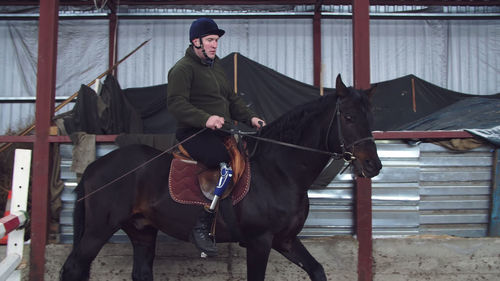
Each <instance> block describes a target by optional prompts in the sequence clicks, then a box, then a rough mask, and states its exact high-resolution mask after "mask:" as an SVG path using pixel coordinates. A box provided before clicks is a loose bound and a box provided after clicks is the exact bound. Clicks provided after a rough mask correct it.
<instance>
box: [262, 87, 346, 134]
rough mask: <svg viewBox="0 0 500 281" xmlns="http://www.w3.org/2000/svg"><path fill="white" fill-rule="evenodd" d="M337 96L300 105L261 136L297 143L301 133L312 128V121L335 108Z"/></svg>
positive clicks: (269, 126) (271, 124) (284, 115)
mask: <svg viewBox="0 0 500 281" xmlns="http://www.w3.org/2000/svg"><path fill="white" fill-rule="evenodd" d="M336 100H337V96H336V95H335V94H328V95H325V96H322V97H320V98H318V99H315V100H313V101H310V102H307V103H305V104H302V105H299V106H297V107H295V108H293V109H291V110H290V111H288V112H287V113H285V114H283V115H282V116H281V117H279V118H278V119H276V120H274V121H273V122H271V123H270V124H268V125H267V126H265V127H264V128H263V129H262V132H261V136H262V137H265V138H271V139H275V140H279V141H285V142H290V143H297V142H298V141H299V140H300V138H301V132H302V131H304V130H303V129H304V128H306V127H309V126H311V125H312V124H311V119H314V118H316V117H317V116H318V115H321V114H325V112H326V111H327V110H328V109H329V108H332V107H334V106H335V101H336Z"/></svg>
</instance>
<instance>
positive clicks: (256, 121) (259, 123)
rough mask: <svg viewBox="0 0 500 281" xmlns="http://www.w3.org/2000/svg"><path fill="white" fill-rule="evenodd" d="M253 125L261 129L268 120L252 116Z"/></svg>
mask: <svg viewBox="0 0 500 281" xmlns="http://www.w3.org/2000/svg"><path fill="white" fill-rule="evenodd" d="M251 121H252V126H253V127H254V128H257V129H261V128H262V127H264V126H265V125H266V122H265V121H264V120H262V119H260V118H258V117H252V120H251Z"/></svg>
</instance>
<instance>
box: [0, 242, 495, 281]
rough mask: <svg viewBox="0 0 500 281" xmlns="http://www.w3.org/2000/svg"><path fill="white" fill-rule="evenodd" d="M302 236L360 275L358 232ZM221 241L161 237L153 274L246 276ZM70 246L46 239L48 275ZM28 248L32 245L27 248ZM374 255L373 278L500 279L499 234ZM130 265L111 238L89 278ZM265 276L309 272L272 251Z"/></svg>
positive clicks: (329, 261)
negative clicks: (212, 245)
mask: <svg viewBox="0 0 500 281" xmlns="http://www.w3.org/2000/svg"><path fill="white" fill-rule="evenodd" d="M303 242H304V244H305V245H306V247H307V248H308V249H309V251H310V252H311V253H312V255H313V256H314V257H315V258H316V259H317V260H318V261H319V262H321V263H322V264H323V267H324V268H325V271H326V274H327V278H328V280H335V281H347V280H351V281H352V280H358V277H357V252H358V244H357V241H356V240H355V239H354V238H352V237H332V238H321V239H319V238H318V239H304V240H303ZM218 246H219V252H220V255H219V256H218V257H216V258H210V259H202V258H200V257H199V255H198V252H197V251H196V249H195V248H194V246H193V245H191V244H189V243H184V242H160V243H158V245H157V254H156V259H155V264H154V272H155V280H159V281H168V280H171V281H173V280H175V281H177V280H178V281H180V280H182V281H191V280H192V281H195V280H196V281H200V280H212V281H215V280H217V281H220V280H246V264H245V250H244V249H243V248H241V247H239V246H238V244H220V245H218ZM3 248H4V247H3ZM70 249H71V245H68V244H49V245H47V248H46V268H45V270H46V271H45V272H46V273H45V280H47V281H52V280H54V281H55V280H58V275H59V270H60V268H61V265H62V264H63V262H64V260H65V258H66V257H67V255H68V253H69V251H70ZM28 250H29V245H27V252H28ZM3 252H5V249H4V250H3ZM26 256H27V255H26ZM373 261H374V267H373V272H374V276H373V280H375V281H382V280H383V281H400V280H401V281H402V280H412V281H420V280H433V281H445V280H446V281H449V280H455V281H462V280H463V281H471V280H492V281H493V280H500V238H454V237H448V236H425V237H408V238H383V239H374V241H373ZM28 265H29V261H28V260H27V257H25V260H24V261H23V264H22V267H23V268H24V269H23V271H24V272H23V280H28V278H27V272H28ZM131 270H132V249H131V246H130V244H111V243H110V244H107V245H106V246H105V247H104V248H103V250H102V251H101V252H100V253H99V255H98V257H97V259H96V260H95V261H94V263H93V266H92V271H91V280H93V281H124V280H131V277H130V273H131ZM266 280H272V281H285V280H286V281H289V280H309V278H308V276H307V274H305V273H304V272H303V271H302V270H301V269H300V268H299V267H297V266H295V265H293V264H291V263H290V262H289V261H288V260H286V259H285V258H283V257H282V256H281V255H280V254H278V253H277V252H274V251H273V252H272V254H271V257H270V261H269V264H268V268H267V273H266Z"/></svg>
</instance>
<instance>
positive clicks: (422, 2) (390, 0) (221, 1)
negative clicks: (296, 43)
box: [0, 0, 500, 7]
mask: <svg viewBox="0 0 500 281" xmlns="http://www.w3.org/2000/svg"><path fill="white" fill-rule="evenodd" d="M113 2H114V1H113ZM316 2H317V0H304V1H301V0H269V1H266V0H253V1H250V0H206V1H203V0H177V1H174V0H166V1H151V0H145V1H144V0H143V1H138V0H121V1H120V2H119V3H120V5H127V6H137V5H145V6H168V5H204V6H210V5H314V4H316ZM322 2H323V3H322V4H323V5H351V2H352V0H324V1H322ZM370 4H371V5H390V6H413V5H416V6H498V5H500V3H499V1H498V0H371V1H370ZM60 5H61V6H63V5H64V6H92V7H93V6H95V4H94V1H93V0H88V1H76V0H61V1H60ZM0 6H38V1H34V0H0Z"/></svg>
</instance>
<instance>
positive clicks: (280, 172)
mask: <svg viewBox="0 0 500 281" xmlns="http://www.w3.org/2000/svg"><path fill="white" fill-rule="evenodd" d="M309 134H320V130H319V128H318V129H316V130H311V131H310V132H307V133H305V134H304V133H303V135H304V136H306V137H307V136H308V135H309ZM321 140H325V139H324V138H320V139H317V140H315V141H312V140H309V139H307V140H301V141H299V142H298V143H295V144H297V145H299V146H305V147H309V148H315V149H319V150H324V149H325V147H323V146H322V144H323V143H322V141H321ZM281 141H285V142H286V141H287V140H281ZM325 141H326V140H325ZM257 152H258V153H257V157H255V158H254V159H255V162H256V163H254V164H255V165H256V166H258V167H261V168H264V169H266V170H268V171H267V172H268V173H270V176H273V177H280V181H279V182H281V183H287V184H288V185H289V186H290V187H292V186H294V187H295V188H298V189H302V190H303V191H307V189H308V188H309V187H310V185H311V184H312V183H313V182H314V181H315V180H316V178H317V177H318V176H319V174H320V173H321V171H322V170H323V168H324V167H325V165H326V164H327V162H328V160H329V156H328V155H326V154H321V153H318V152H311V151H307V150H303V149H300V148H290V147H287V146H282V145H279V144H274V143H267V142H265V141H260V142H259V144H258V151H257ZM263 172H266V171H263Z"/></svg>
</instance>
